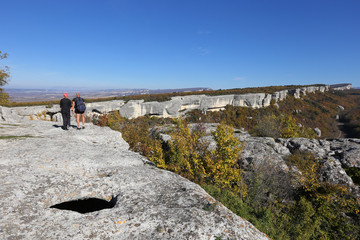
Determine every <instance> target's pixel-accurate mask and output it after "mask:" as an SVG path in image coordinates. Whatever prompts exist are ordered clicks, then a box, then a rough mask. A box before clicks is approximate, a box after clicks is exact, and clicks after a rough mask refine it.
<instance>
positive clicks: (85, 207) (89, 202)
mask: <svg viewBox="0 0 360 240" xmlns="http://www.w3.org/2000/svg"><path fill="white" fill-rule="evenodd" d="M117 197H118V196H116V197H112V198H111V200H110V201H106V200H104V199H100V198H85V199H77V200H72V201H68V202H62V203H58V204H55V205H52V206H50V208H56V209H60V210H70V211H75V212H78V213H82V214H84V213H90V212H95V211H100V210H103V209H107V208H113V207H115V205H116V202H117Z"/></svg>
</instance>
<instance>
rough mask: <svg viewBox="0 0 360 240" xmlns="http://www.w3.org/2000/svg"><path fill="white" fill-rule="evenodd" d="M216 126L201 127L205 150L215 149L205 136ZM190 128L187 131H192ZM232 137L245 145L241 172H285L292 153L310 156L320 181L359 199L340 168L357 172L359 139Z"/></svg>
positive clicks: (165, 137) (239, 133) (164, 137)
mask: <svg viewBox="0 0 360 240" xmlns="http://www.w3.org/2000/svg"><path fill="white" fill-rule="evenodd" d="M217 125H218V124H202V127H203V128H204V130H205V132H206V134H207V136H205V137H203V139H204V140H206V141H208V142H209V148H210V149H215V147H216V144H215V142H214V140H213V138H212V137H211V136H210V135H209V134H210V132H211V131H215V130H216V126H217ZM157 128H158V129H157V131H158V132H160V133H161V135H160V136H161V138H162V140H163V141H164V142H167V141H171V137H170V136H169V135H166V134H165V133H166V128H165V131H163V130H162V129H161V128H159V127H157ZM195 128H196V124H191V125H190V129H195ZM235 136H237V137H238V138H239V140H241V141H243V142H244V143H245V148H244V150H243V151H242V153H241V164H242V167H243V168H244V169H245V171H248V170H249V171H252V169H256V168H263V167H264V166H269V167H272V168H274V169H276V170H282V171H285V172H288V171H289V170H290V166H289V165H288V164H287V162H286V159H287V158H288V157H289V156H290V155H292V154H293V153H294V152H296V151H301V152H311V153H312V154H314V156H315V157H316V158H317V159H318V160H319V161H320V162H321V163H322V169H321V176H320V180H322V181H325V182H329V183H334V184H342V185H345V186H346V187H348V188H349V189H350V190H351V191H352V192H353V193H354V194H355V195H357V196H358V197H360V187H359V186H357V185H355V184H354V182H353V180H352V179H351V178H350V177H349V176H348V175H347V174H346V172H345V170H344V168H350V167H355V168H360V139H346V138H340V139H319V140H318V139H307V138H286V139H285V138H279V139H273V138H269V137H251V136H250V135H249V134H248V133H247V132H244V131H241V130H235Z"/></svg>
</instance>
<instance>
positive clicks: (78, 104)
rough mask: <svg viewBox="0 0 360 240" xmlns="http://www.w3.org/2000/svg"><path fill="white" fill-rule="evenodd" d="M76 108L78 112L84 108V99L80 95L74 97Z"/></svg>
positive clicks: (83, 110)
mask: <svg viewBox="0 0 360 240" xmlns="http://www.w3.org/2000/svg"><path fill="white" fill-rule="evenodd" d="M76 109H77V110H78V111H79V112H85V110H86V106H85V103H84V99H82V98H81V97H78V98H76Z"/></svg>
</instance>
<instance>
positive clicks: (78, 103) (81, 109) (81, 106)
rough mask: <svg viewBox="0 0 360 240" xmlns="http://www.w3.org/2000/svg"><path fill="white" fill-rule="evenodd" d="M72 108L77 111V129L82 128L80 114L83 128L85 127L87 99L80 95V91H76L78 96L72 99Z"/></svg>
mask: <svg viewBox="0 0 360 240" xmlns="http://www.w3.org/2000/svg"><path fill="white" fill-rule="evenodd" d="M71 110H72V111H73V112H75V113H76V122H77V129H78V130H80V129H81V128H80V116H81V120H82V129H84V128H85V115H84V113H85V110H86V106H85V100H84V99H83V98H82V97H80V93H76V98H74V99H73V100H72V107H71Z"/></svg>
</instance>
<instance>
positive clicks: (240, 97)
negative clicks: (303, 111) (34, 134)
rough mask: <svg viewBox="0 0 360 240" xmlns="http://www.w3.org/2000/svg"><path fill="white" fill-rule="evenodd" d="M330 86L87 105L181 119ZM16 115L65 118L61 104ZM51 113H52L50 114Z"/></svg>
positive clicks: (91, 109)
mask: <svg viewBox="0 0 360 240" xmlns="http://www.w3.org/2000/svg"><path fill="white" fill-rule="evenodd" d="M328 90H329V86H328V85H324V86H308V87H303V88H299V89H294V90H283V91H278V92H275V93H273V94H266V93H248V94H231V95H219V96H206V95H189V96H176V97H172V98H171V100H169V101H165V102H144V100H131V101H128V102H125V101H122V100H114V101H108V102H96V103H87V104H86V105H87V112H86V114H87V115H88V116H92V115H98V114H99V113H108V112H111V111H119V113H120V114H121V115H122V116H123V117H126V118H136V117H140V116H145V115H151V116H158V117H180V116H182V115H184V114H186V113H187V112H189V111H191V110H194V109H199V110H201V111H203V112H207V111H219V110H223V109H225V107H226V106H227V105H232V106H238V107H251V108H263V107H267V106H269V105H270V103H271V101H273V102H274V103H277V102H279V101H283V100H284V99H286V96H287V95H288V94H290V95H292V96H294V97H295V98H300V96H301V95H306V94H308V93H315V92H317V91H319V92H324V91H328ZM12 109H13V111H15V112H16V114H18V115H21V116H30V115H32V116H35V117H36V118H39V119H47V120H50V115H54V118H55V120H60V119H61V114H60V113H58V114H55V113H57V112H59V111H60V108H59V106H58V105H55V106H33V107H15V108H12ZM46 113H48V114H46Z"/></svg>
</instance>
